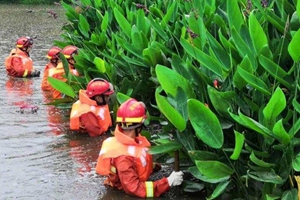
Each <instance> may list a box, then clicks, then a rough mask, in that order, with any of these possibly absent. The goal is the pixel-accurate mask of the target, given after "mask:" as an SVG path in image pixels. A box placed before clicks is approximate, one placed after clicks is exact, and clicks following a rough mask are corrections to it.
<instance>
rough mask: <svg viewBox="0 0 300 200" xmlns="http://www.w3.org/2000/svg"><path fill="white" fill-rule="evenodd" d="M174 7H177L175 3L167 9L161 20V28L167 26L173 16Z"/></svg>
mask: <svg viewBox="0 0 300 200" xmlns="http://www.w3.org/2000/svg"><path fill="white" fill-rule="evenodd" d="M176 5H177V3H176V1H173V2H172V5H171V6H170V7H169V8H168V9H167V13H166V14H165V16H164V17H163V19H162V20H161V27H162V28H165V26H166V25H167V24H168V22H169V20H170V18H171V16H172V15H173V14H174V10H175V7H176Z"/></svg>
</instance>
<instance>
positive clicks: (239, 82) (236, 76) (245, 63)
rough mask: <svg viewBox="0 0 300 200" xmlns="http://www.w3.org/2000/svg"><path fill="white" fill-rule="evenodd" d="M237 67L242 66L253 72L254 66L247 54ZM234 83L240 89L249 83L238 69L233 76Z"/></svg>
mask: <svg viewBox="0 0 300 200" xmlns="http://www.w3.org/2000/svg"><path fill="white" fill-rule="evenodd" d="M237 67H238V68H242V69H244V70H246V71H247V72H249V73H252V72H253V67H252V64H251V62H250V59H249V57H248V56H245V57H244V58H243V60H242V62H241V63H240V64H239V65H238V66H237ZM233 84H234V86H235V87H237V88H238V89H240V90H241V89H242V88H243V87H245V86H246V85H247V82H246V81H245V80H244V79H243V78H242V77H241V75H240V74H239V73H238V71H237V70H236V71H235V73H234V76H233Z"/></svg>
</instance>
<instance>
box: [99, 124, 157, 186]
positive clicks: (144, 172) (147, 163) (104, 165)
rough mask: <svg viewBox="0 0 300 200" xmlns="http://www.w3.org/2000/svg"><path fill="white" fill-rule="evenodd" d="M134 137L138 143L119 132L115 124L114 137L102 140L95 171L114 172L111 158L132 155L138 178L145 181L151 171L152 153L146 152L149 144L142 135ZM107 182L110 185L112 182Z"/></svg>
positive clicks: (101, 172) (106, 173) (104, 173)
mask: <svg viewBox="0 0 300 200" xmlns="http://www.w3.org/2000/svg"><path fill="white" fill-rule="evenodd" d="M136 139H137V140H138V141H139V143H136V142H135V140H134V139H132V138H130V137H128V136H126V135H125V134H123V133H121V132H120V131H119V127H118V126H117V127H116V130H115V137H110V138H108V139H106V140H104V142H103V144H102V147H101V150H100V153H99V157H98V161H97V165H96V173H98V174H100V175H105V176H109V175H111V174H116V173H117V172H116V171H115V166H113V162H112V159H113V158H116V157H119V156H132V157H134V158H135V159H134V162H135V163H134V165H135V166H136V169H137V174H138V176H139V179H140V180H141V181H147V180H148V178H149V176H150V174H151V173H152V171H153V160H152V155H150V154H148V153H147V150H148V147H150V146H151V144H150V143H149V141H148V140H147V139H146V138H145V137H143V136H138V137H137V138H136ZM106 183H107V182H106ZM107 184H110V185H112V183H107ZM112 186H113V185H112Z"/></svg>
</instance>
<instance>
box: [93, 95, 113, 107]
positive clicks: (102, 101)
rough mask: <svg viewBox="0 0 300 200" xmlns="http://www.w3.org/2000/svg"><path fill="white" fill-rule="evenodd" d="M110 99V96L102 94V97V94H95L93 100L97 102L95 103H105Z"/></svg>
mask: <svg viewBox="0 0 300 200" xmlns="http://www.w3.org/2000/svg"><path fill="white" fill-rule="evenodd" d="M109 100H110V96H107V95H104V99H103V98H102V95H97V96H96V97H95V101H96V102H97V105H105V104H106V103H108V102H109Z"/></svg>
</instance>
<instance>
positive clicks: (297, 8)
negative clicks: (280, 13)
mask: <svg viewBox="0 0 300 200" xmlns="http://www.w3.org/2000/svg"><path fill="white" fill-rule="evenodd" d="M296 12H297V15H298V18H299V19H300V1H297V5H296Z"/></svg>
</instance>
